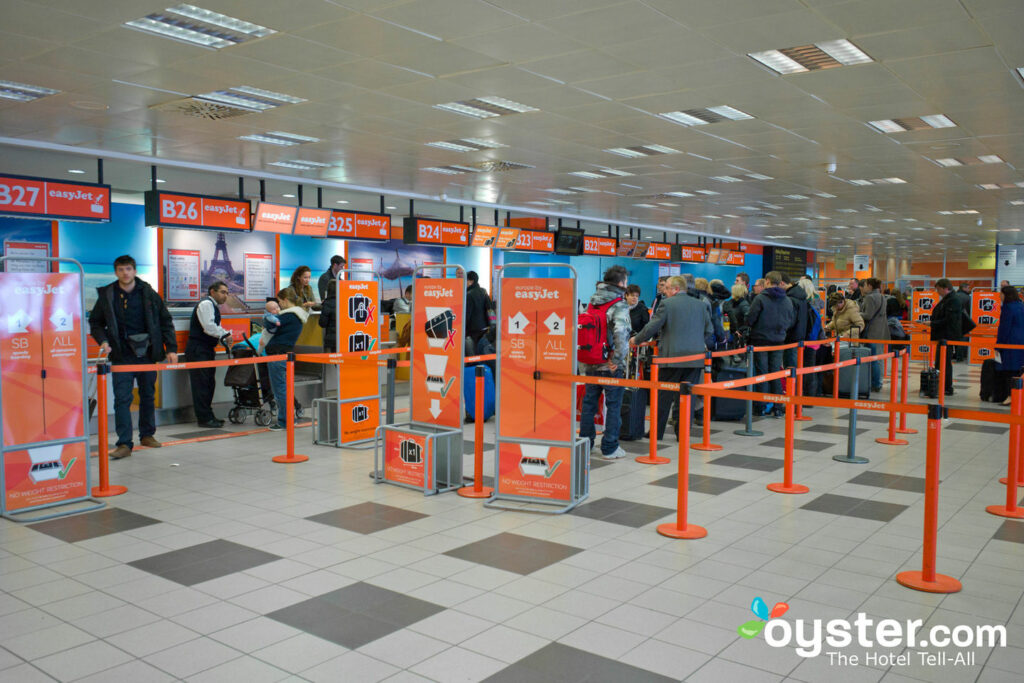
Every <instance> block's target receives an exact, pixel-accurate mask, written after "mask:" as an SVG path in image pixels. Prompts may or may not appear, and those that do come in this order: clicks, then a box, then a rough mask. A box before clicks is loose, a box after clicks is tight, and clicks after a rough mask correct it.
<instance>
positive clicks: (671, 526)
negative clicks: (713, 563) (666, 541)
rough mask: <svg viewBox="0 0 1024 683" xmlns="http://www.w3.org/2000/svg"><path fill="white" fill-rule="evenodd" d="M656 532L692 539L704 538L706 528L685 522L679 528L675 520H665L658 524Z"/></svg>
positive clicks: (671, 536)
mask: <svg viewBox="0 0 1024 683" xmlns="http://www.w3.org/2000/svg"><path fill="white" fill-rule="evenodd" d="M658 533H659V534H661V535H662V536H668V537H669V538H679V539H694V538H704V537H705V536H707V535H708V530H707V529H705V528H704V527H702V526H697V525H696V524H687V525H686V526H685V527H683V528H679V526H678V525H677V524H676V523H675V522H666V523H665V524H659V525H658Z"/></svg>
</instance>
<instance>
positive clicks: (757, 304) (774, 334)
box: [747, 270, 795, 417]
mask: <svg viewBox="0 0 1024 683" xmlns="http://www.w3.org/2000/svg"><path fill="white" fill-rule="evenodd" d="M764 279H765V280H766V281H767V284H768V286H767V287H765V288H764V290H763V291H762V292H761V293H760V294H758V295H757V296H756V297H754V302H753V303H752V304H750V313H748V314H747V325H748V326H749V327H750V343H751V344H753V345H754V346H778V345H781V344H783V343H785V341H786V331H787V330H789V328H790V327H791V326H792V325H793V318H794V317H795V314H794V312H793V303H792V300H791V299H790V298H789V297H788V296H786V291H785V290H784V289H783V288H782V274H781V273H779V272H778V271H776V270H773V271H771V272H769V273H768V274H767V275H765V276H764ZM754 367H755V369H756V371H757V374H759V375H763V374H765V373H769V372H777V371H779V370H781V369H782V351H758V352H757V353H755V354H754ZM760 391H762V392H768V393H772V394H781V393H782V381H781V380H778V379H773V380H771V381H769V382H765V383H763V384H761V385H760ZM772 414H773V415H774V416H775V417H782V415H783V410H782V408H781V407H778V406H776V407H775V408H774V410H773V411H772Z"/></svg>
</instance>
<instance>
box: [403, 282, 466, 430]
mask: <svg viewBox="0 0 1024 683" xmlns="http://www.w3.org/2000/svg"><path fill="white" fill-rule="evenodd" d="M412 301H413V318H412V387H411V390H410V391H411V396H412V398H411V402H412V410H411V413H412V421H413V422H421V423H424V424H431V425H437V426H442V427H452V428H454V429H462V358H463V352H464V350H465V338H466V327H465V326H466V281H465V280H464V279H463V278H461V277H458V278H454V277H452V278H417V279H416V280H414V281H413V290H412Z"/></svg>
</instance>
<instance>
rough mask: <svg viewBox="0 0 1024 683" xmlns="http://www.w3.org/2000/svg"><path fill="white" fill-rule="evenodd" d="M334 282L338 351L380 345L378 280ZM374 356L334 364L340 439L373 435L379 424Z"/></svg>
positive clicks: (350, 441)
mask: <svg viewBox="0 0 1024 683" xmlns="http://www.w3.org/2000/svg"><path fill="white" fill-rule="evenodd" d="M336 286H337V288H338V289H337V297H338V312H337V328H338V335H337V340H338V341H337V343H338V347H339V348H338V349H337V351H339V352H342V353H347V352H353V353H354V352H358V351H373V350H374V349H376V348H377V347H378V346H379V345H380V313H379V311H380V283H379V281H378V280H338V281H337V285H336ZM377 360H378V358H377V357H376V356H367V357H362V358H345V359H343V360H342V361H341V362H340V363H339V364H338V365H337V368H338V373H339V378H340V379H339V382H338V400H339V401H341V402H342V405H341V407H340V410H341V443H352V442H354V441H363V440H365V439H372V438H373V436H374V432H375V430H376V429H377V427H378V426H379V425H380V400H379V398H378V396H379V394H380V387H379V371H378V369H377Z"/></svg>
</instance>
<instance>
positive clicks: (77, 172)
mask: <svg viewBox="0 0 1024 683" xmlns="http://www.w3.org/2000/svg"><path fill="white" fill-rule="evenodd" d="M68 173H74V174H75V175H81V174H83V173H85V171H83V170H82V169H80V168H69V169H68Z"/></svg>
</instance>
